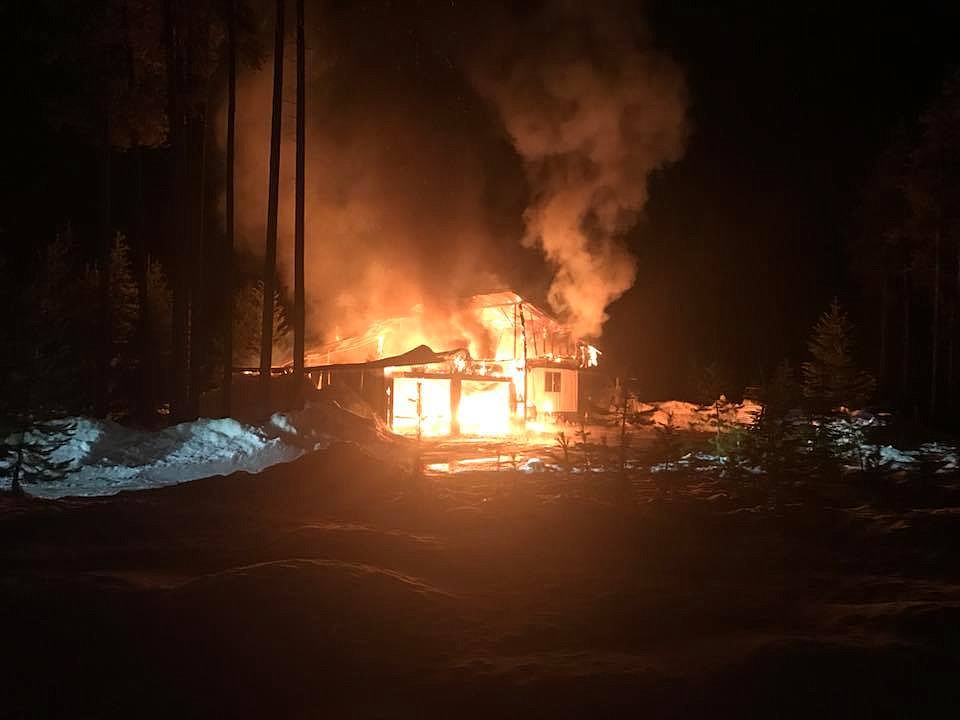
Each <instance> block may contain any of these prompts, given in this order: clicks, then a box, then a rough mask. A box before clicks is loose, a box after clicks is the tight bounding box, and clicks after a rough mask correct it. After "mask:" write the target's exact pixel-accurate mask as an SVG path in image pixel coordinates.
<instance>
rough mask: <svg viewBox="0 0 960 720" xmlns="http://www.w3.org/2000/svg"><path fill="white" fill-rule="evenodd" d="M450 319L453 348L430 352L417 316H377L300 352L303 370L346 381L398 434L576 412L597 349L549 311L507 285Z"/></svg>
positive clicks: (486, 426)
mask: <svg viewBox="0 0 960 720" xmlns="http://www.w3.org/2000/svg"><path fill="white" fill-rule="evenodd" d="M453 324H454V326H455V329H459V330H462V332H461V333H460V336H461V337H462V338H463V339H462V340H461V341H460V343H459V344H461V345H463V346H462V347H452V348H448V349H433V348H431V347H428V345H427V344H426V342H427V341H428V340H429V339H430V338H431V337H433V338H434V340H433V341H434V342H437V341H436V339H435V338H436V334H431V333H429V332H425V331H424V327H423V319H422V318H420V317H416V315H414V316H405V317H395V318H388V319H383V320H380V321H377V322H374V323H371V324H370V326H369V327H368V328H367V329H366V330H365V331H364V332H362V333H361V334H358V335H354V336H352V337H345V338H342V339H338V340H337V341H336V342H333V343H329V344H327V345H325V346H323V347H320V348H316V349H314V350H313V351H312V352H308V353H307V356H306V367H307V371H308V372H309V375H310V378H311V380H312V381H313V382H314V383H315V384H316V386H317V388H320V389H322V388H324V387H330V386H335V385H346V386H349V387H350V388H351V389H352V390H353V391H355V392H357V393H358V394H359V395H360V396H361V397H363V399H364V400H365V401H366V402H367V403H368V404H369V405H370V406H371V407H372V408H373V409H374V411H376V412H377V413H378V414H380V415H381V417H382V418H383V419H384V420H385V421H386V423H387V424H388V425H389V426H390V427H391V428H392V429H393V430H394V431H395V432H398V433H407V434H416V433H421V434H423V435H428V436H444V435H503V434H507V433H509V432H511V431H512V430H514V429H516V428H520V427H522V426H523V425H524V424H525V423H526V422H527V421H529V420H532V419H536V418H541V419H542V417H543V416H549V417H557V418H572V417H574V416H578V415H579V414H580V413H581V412H582V410H583V409H584V406H585V397H586V395H585V393H586V386H587V383H588V379H589V376H590V375H591V373H592V372H595V371H594V370H592V369H593V368H595V367H596V365H597V361H598V356H599V354H600V353H599V351H598V350H597V349H596V348H594V347H593V346H591V345H588V344H587V343H585V342H583V341H581V340H580V339H578V338H575V337H573V335H572V334H571V332H570V329H569V328H568V327H567V326H565V325H563V324H562V323H560V322H559V321H558V320H557V319H556V318H554V317H553V316H552V315H550V314H549V313H547V312H545V311H544V310H542V309H541V308H538V307H537V306H536V305H534V304H532V303H530V302H528V301H526V300H524V299H523V298H521V297H520V296H519V295H517V294H516V293H514V292H510V291H503V292H494V293H485V294H482V295H475V296H473V297H471V298H469V299H468V300H467V302H466V303H465V305H464V306H463V307H461V308H459V309H458V312H457V315H456V320H455V322H454V323H453ZM470 336H473V337H474V339H476V337H477V336H482V342H478V341H476V340H474V341H471V342H468V341H467V338H469V337H470ZM471 348H472V352H471ZM397 352H399V354H391V353H397Z"/></svg>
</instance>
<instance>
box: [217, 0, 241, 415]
mask: <svg viewBox="0 0 960 720" xmlns="http://www.w3.org/2000/svg"><path fill="white" fill-rule="evenodd" d="M236 24H237V19H236V0H227V162H226V164H227V167H226V174H227V177H226V215H227V217H226V222H225V223H224V225H225V231H226V232H225V233H224V235H225V237H224V253H223V265H222V271H223V308H222V311H223V316H222V323H223V325H222V327H221V334H222V335H223V378H222V379H221V381H220V385H221V392H222V397H223V407H222V408H221V412H222V413H223V416H224V417H230V413H231V411H232V407H231V406H232V403H233V286H234V281H233V212H234V210H233V203H234V200H233V192H234V156H235V154H236V137H237V129H236V124H237V122H236V121H237V39H236V32H237V31H236Z"/></svg>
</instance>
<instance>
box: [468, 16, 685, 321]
mask: <svg viewBox="0 0 960 720" xmlns="http://www.w3.org/2000/svg"><path fill="white" fill-rule="evenodd" d="M624 20H625V18H624V16H623V15H620V14H616V13H615V14H612V15H611V14H610V11H609V9H607V10H605V11H602V10H598V9H597V7H596V6H593V7H590V6H586V5H584V6H581V5H580V4H578V3H556V4H551V5H548V6H546V7H545V8H544V9H543V10H542V12H541V13H538V14H536V15H534V16H532V17H530V18H529V19H528V22H527V24H526V25H525V26H521V28H520V29H519V30H518V31H517V33H516V35H515V36H513V37H511V38H510V40H509V42H507V43H505V45H504V46H503V47H502V48H500V49H498V52H497V53H495V55H494V57H493V58H492V61H491V60H490V59H488V58H481V59H480V61H479V62H478V63H477V64H478V66H479V67H478V69H477V70H476V71H475V76H476V77H477V78H478V85H479V87H480V88H481V91H482V92H483V93H484V94H485V95H487V96H489V97H491V98H492V99H493V101H494V103H495V105H496V107H497V109H498V111H499V114H500V117H501V118H502V120H503V123H504V125H505V127H506V129H507V131H508V132H509V133H510V136H511V138H512V139H513V142H514V146H515V147H516V149H517V152H518V153H519V154H520V156H521V157H522V158H523V162H524V165H525V168H526V174H527V179H528V182H529V185H530V191H531V201H530V205H529V207H528V208H527V210H526V212H525V213H524V219H525V221H526V229H527V232H526V235H525V237H524V242H525V243H526V244H528V245H536V246H538V247H540V248H542V250H543V252H544V254H545V255H546V257H547V258H548V259H549V261H550V262H551V264H552V265H553V267H554V270H555V276H554V279H553V283H552V285H551V286H550V292H549V300H550V304H551V306H552V307H553V309H554V310H556V311H557V312H558V313H559V314H560V315H561V316H562V317H564V318H565V319H567V320H568V321H569V322H570V323H571V324H572V326H573V328H574V331H575V333H576V334H578V335H582V336H598V335H600V332H601V329H602V326H603V322H604V321H605V320H606V312H605V311H606V307H607V306H608V305H609V304H610V303H611V302H612V301H614V300H616V299H617V298H618V297H620V295H622V294H623V293H624V292H625V291H626V290H628V289H629V288H630V287H631V286H632V285H633V282H634V279H635V277H636V260H635V258H634V257H633V256H632V255H631V254H630V252H629V251H628V250H627V249H626V247H625V246H624V245H623V243H622V242H621V241H620V237H619V236H620V235H621V234H622V233H623V232H624V231H626V230H628V229H629V228H630V227H631V226H632V224H633V222H634V221H635V220H636V217H637V214H638V213H639V212H640V210H641V209H642V208H643V205H644V203H645V202H646V199H647V177H648V176H649V174H650V173H651V172H652V171H653V170H656V169H657V168H659V167H661V166H663V165H664V164H666V163H669V162H672V161H676V160H678V159H679V158H680V156H681V154H682V153H683V148H684V143H685V140H686V134H687V126H686V101H685V88H684V83H683V79H682V76H681V74H680V72H679V70H678V69H677V68H676V67H675V66H674V65H673V64H672V63H670V62H669V61H668V60H667V59H666V58H664V57H662V56H661V55H659V54H658V53H657V52H655V51H654V50H653V49H651V48H650V47H649V39H648V38H646V37H644V36H643V34H642V33H638V27H637V26H635V25H632V24H631V23H629V22H624ZM638 34H639V37H638ZM498 55H499V56H498Z"/></svg>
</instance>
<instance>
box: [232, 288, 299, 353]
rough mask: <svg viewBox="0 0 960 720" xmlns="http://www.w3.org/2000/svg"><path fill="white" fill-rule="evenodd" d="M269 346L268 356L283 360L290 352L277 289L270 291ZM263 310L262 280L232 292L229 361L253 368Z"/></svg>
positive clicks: (289, 338)
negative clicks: (270, 321) (232, 306)
mask: <svg viewBox="0 0 960 720" xmlns="http://www.w3.org/2000/svg"><path fill="white" fill-rule="evenodd" d="M272 306H273V323H272V335H273V348H272V353H271V355H272V357H273V358H274V359H275V361H277V362H280V363H282V362H286V361H287V360H288V359H289V358H290V356H291V352H292V337H291V334H290V326H289V324H288V323H287V313H286V310H285V309H284V306H283V304H282V302H281V297H280V292H279V291H278V290H274V293H273V303H272ZM262 312H263V283H261V282H259V281H258V282H257V283H255V284H251V285H247V286H245V287H243V288H241V289H240V290H239V291H238V292H237V295H236V300H235V304H234V312H233V363H234V365H237V366H246V367H253V366H255V365H256V364H257V362H258V360H259V358H260V337H261V327H262V322H261V313H262Z"/></svg>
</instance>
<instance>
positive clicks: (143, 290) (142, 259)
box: [133, 145, 153, 421]
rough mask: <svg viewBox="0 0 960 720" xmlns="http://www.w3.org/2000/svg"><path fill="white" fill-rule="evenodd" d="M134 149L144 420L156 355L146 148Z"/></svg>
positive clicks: (139, 380) (139, 410) (150, 405)
mask: <svg viewBox="0 0 960 720" xmlns="http://www.w3.org/2000/svg"><path fill="white" fill-rule="evenodd" d="M133 152H134V158H133V162H134V168H133V172H134V175H135V177H134V181H133V182H134V190H133V192H134V221H133V234H134V238H133V247H134V262H135V263H136V269H135V272H136V280H137V303H138V305H139V307H140V315H139V317H138V318H137V332H136V338H137V354H138V356H139V359H140V364H139V372H138V373H137V376H138V377H137V384H138V388H137V399H136V402H137V416H138V417H139V418H140V420H141V421H147V420H149V419H150V417H151V415H152V412H153V355H152V353H151V347H150V335H151V326H152V322H151V320H152V319H151V317H150V298H149V297H148V296H147V271H148V267H147V265H148V263H149V259H148V253H147V238H146V235H145V233H146V230H145V228H146V223H145V222H144V219H143V150H142V149H141V148H140V146H139V145H137V146H135V147H134V149H133Z"/></svg>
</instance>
